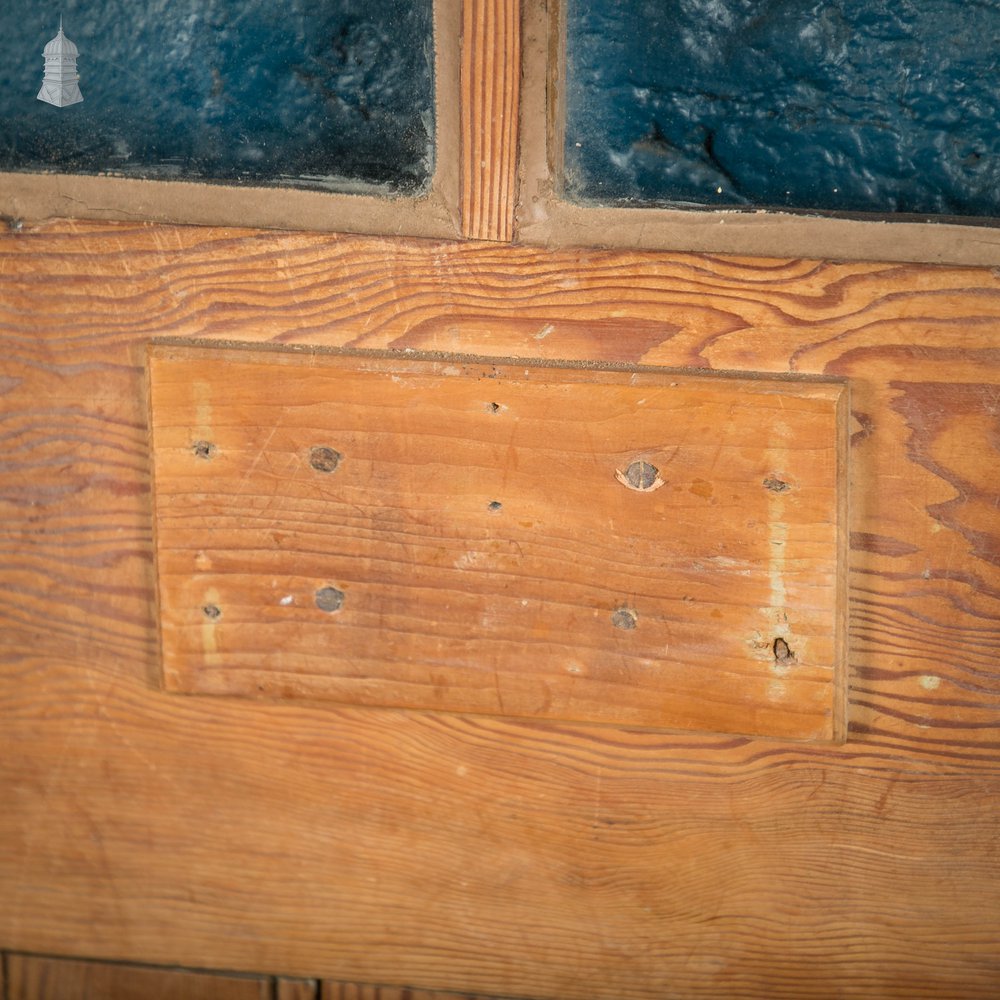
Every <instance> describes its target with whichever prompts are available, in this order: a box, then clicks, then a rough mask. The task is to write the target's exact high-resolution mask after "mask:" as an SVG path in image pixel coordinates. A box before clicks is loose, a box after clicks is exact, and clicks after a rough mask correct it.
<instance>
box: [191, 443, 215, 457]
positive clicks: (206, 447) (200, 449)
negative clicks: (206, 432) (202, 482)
mask: <svg viewBox="0 0 1000 1000" xmlns="http://www.w3.org/2000/svg"><path fill="white" fill-rule="evenodd" d="M191 450H192V451H193V452H194V454H195V458H205V459H208V458H211V457H212V456H213V455H214V454H215V445H214V444H212V442H211V441H195V443H194V444H193V445H191Z"/></svg>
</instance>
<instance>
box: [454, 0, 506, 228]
mask: <svg viewBox="0 0 1000 1000" xmlns="http://www.w3.org/2000/svg"><path fill="white" fill-rule="evenodd" d="M520 24H521V19H520V4H519V0H465V3H464V5H463V11H462V84H461V105H462V107H461V118H462V128H461V134H462V235H463V236H466V237H468V238H469V239H479V240H497V241H509V240H511V239H512V238H513V234H514V202H515V182H514V173H515V170H516V163H517V121H518V104H519V91H520V77H521V37H520Z"/></svg>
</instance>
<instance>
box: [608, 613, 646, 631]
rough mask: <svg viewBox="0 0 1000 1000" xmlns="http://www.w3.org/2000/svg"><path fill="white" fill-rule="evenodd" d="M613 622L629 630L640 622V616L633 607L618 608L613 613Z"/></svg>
mask: <svg viewBox="0 0 1000 1000" xmlns="http://www.w3.org/2000/svg"><path fill="white" fill-rule="evenodd" d="M611 624H612V625H614V627H615V628H620V629H625V630H626V631H628V630H629V629H633V628H635V627H636V625H638V624H639V616H638V615H637V614H636V613H635V612H634V611H633V610H632V609H631V608H616V609H615V610H614V611H613V612H612V613H611Z"/></svg>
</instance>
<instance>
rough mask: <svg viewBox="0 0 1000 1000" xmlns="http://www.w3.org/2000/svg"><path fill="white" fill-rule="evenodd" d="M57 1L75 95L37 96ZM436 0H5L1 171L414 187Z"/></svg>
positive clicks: (424, 144)
mask: <svg viewBox="0 0 1000 1000" xmlns="http://www.w3.org/2000/svg"><path fill="white" fill-rule="evenodd" d="M60 15H62V18H63V25H64V29H65V35H66V37H67V38H69V39H70V40H71V41H72V42H73V43H74V44H75V45H76V47H77V48H78V49H79V58H78V60H77V70H78V72H79V75H80V81H79V87H80V92H81V93H82V95H83V101H82V103H76V104H71V105H69V106H62V107H60V106H56V105H53V104H50V103H46V102H45V101H42V100H38V99H37V97H36V95H37V94H38V93H39V88H40V87H41V85H42V74H43V69H44V66H43V59H42V52H43V47H44V46H45V44H46V43H47V42H48V41H49V40H50V39H51V38H53V37H54V36H55V35H56V32H57V30H58V27H59V17H60ZM432 30H433V22H432V0H365V2H364V3H358V2H357V0H288V2H274V0H270V2H262V0H170V2H169V3H164V2H159V3H151V4H144V3H138V2H135V0H107V2H102V0H90V2H84V0H61V2H60V3H59V4H46V3H44V2H43V3H39V2H37V0H32V2H30V3H29V2H28V0H6V2H5V3H3V4H0V170H31V171H40V170H43V171H44V170H51V171H57V172H61V173H84V174H94V173H102V172H111V173H116V174H124V175H126V176H129V177H144V178H181V179H185V180H206V181H225V182H227V183H231V184H232V183H236V184H240V183H245V184H269V185H290V186H294V187H305V188H321V189H329V190H339V191H353V190H374V191H377V192H381V193H386V194H393V193H413V192H416V191H419V190H421V189H423V188H424V187H426V185H427V183H428V182H429V179H430V176H431V174H432V172H433V161H434V144H433V136H434V126H433V118H434V85H433V36H432Z"/></svg>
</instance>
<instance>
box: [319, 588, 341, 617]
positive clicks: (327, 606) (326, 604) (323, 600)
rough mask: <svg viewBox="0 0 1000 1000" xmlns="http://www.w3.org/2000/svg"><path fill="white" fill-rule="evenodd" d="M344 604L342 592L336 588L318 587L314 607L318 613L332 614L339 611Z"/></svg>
mask: <svg viewBox="0 0 1000 1000" xmlns="http://www.w3.org/2000/svg"><path fill="white" fill-rule="evenodd" d="M343 604H344V592H343V591H342V590H338V589H337V588H336V587H320V589H319V590H317V591H316V607H317V608H319V609H320V611H326V612H328V613H333V612H334V611H339V610H340V609H341V607H343Z"/></svg>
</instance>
